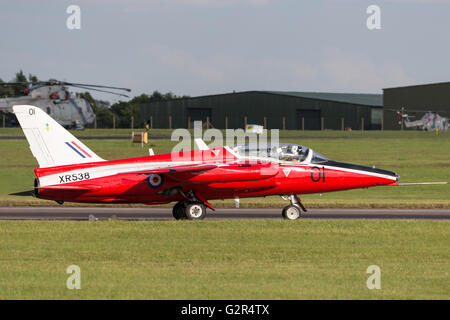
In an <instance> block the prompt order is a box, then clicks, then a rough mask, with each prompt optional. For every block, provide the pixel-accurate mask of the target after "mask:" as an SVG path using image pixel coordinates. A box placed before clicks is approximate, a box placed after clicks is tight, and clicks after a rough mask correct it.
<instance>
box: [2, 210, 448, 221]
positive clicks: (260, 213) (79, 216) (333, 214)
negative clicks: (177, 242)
mask: <svg viewBox="0 0 450 320" xmlns="http://www.w3.org/2000/svg"><path fill="white" fill-rule="evenodd" d="M207 212H208V213H207V216H206V219H208V220H224V219H281V208H279V209H278V208H265V209H256V208H255V209H234V208H233V209H217V211H216V212H212V211H211V210H208V211H207ZM90 216H91V217H90ZM89 219H98V220H105V219H118V220H173V217H172V209H171V208H158V207H148V208H120V207H118V208H115V207H0V220H77V221H82V220H85V221H87V220H89ZM301 219H427V220H450V209H310V210H308V212H306V213H304V214H303V216H302V218H301Z"/></svg>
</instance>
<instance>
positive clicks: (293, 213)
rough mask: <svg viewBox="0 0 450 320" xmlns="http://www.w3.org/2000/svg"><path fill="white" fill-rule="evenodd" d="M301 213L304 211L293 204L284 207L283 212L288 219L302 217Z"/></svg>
mask: <svg viewBox="0 0 450 320" xmlns="http://www.w3.org/2000/svg"><path fill="white" fill-rule="evenodd" d="M301 214H302V212H301V210H300V208H299V207H297V206H294V205H292V204H291V205H289V206H287V207H284V208H283V211H282V212H281V215H282V216H283V218H285V219H287V220H297V219H298V218H300V215H301Z"/></svg>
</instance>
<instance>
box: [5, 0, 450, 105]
mask: <svg viewBox="0 0 450 320" xmlns="http://www.w3.org/2000/svg"><path fill="white" fill-rule="evenodd" d="M71 4H75V5H78V6H79V7H80V8H81V29H80V30H69V29H68V28H67V27H66V20H67V18H68V17H69V14H67V13H66V9H67V7H68V6H69V5H71ZM371 4H376V5H378V6H379V7H380V8H381V29H380V30H369V29H368V28H367V26H366V20H367V18H368V16H369V14H367V13H366V9H367V7H368V6H369V5H371ZM449 14H450V0H449V1H447V0H440V1H439V0H434V1H433V0H428V1H427V0H389V1H380V0H373V1H364V0H334V1H333V0H328V1H320V0H314V1H312V0H311V1H299V0H292V1H288V0H286V1H283V0H278V1H275V0H172V1H163V0H150V1H138V0H127V1H119V0H86V1H75V0H72V1H61V0H58V1H57V0H54V1H43V0H40V1H31V0H29V1H22V0H14V1H5V0H2V1H1V2H0V26H1V30H2V33H1V34H2V36H1V39H2V40H1V42H0V46H1V50H0V58H1V59H0V61H1V63H0V78H1V79H3V80H5V81H6V80H11V79H12V78H13V77H14V74H15V72H16V71H18V70H19V69H23V70H24V72H26V73H32V74H35V75H37V76H38V77H39V78H40V79H45V80H46V79H49V78H57V79H61V80H67V81H73V82H85V83H93V84H104V85H113V86H124V87H129V88H131V89H132V90H133V91H132V95H138V94H141V93H151V92H153V91H154V90H159V91H161V92H167V91H172V92H174V93H176V94H179V95H183V94H187V95H191V96H195V95H204V94H216V93H223V92H230V91H233V90H236V91H244V90H283V91H324V92H364V93H381V92H382V91H381V89H382V88H385V87H392V86H402V85H409V84H420V83H427V82H442V81H450V63H449V57H450V41H449V31H450V19H449ZM94 96H96V97H97V98H108V99H109V100H111V101H114V100H115V99H113V98H112V97H110V96H102V95H94Z"/></svg>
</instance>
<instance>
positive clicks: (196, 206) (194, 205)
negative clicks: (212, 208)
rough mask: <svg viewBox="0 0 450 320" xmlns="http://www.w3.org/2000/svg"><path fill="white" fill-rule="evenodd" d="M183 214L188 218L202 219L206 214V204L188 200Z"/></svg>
mask: <svg viewBox="0 0 450 320" xmlns="http://www.w3.org/2000/svg"><path fill="white" fill-rule="evenodd" d="M184 214H185V216H186V219H188V220H202V219H205V216H206V206H205V205H204V204H203V203H201V202H190V203H188V204H187V205H186V208H185V209H184Z"/></svg>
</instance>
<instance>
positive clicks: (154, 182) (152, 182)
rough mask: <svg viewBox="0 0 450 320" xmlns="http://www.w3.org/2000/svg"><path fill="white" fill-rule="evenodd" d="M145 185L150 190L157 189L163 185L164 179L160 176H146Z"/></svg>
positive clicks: (154, 174) (153, 174)
mask: <svg viewBox="0 0 450 320" xmlns="http://www.w3.org/2000/svg"><path fill="white" fill-rule="evenodd" d="M147 183H148V185H149V186H150V187H152V188H159V187H161V186H162V184H163V183H164V178H163V176H162V175H160V174H156V173H152V174H150V175H148V177H147Z"/></svg>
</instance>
